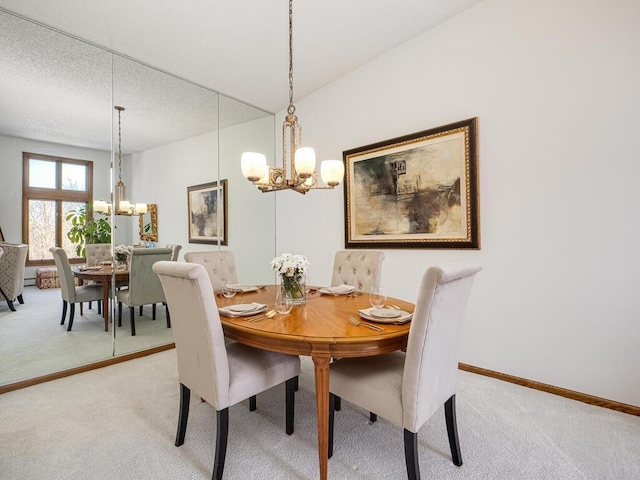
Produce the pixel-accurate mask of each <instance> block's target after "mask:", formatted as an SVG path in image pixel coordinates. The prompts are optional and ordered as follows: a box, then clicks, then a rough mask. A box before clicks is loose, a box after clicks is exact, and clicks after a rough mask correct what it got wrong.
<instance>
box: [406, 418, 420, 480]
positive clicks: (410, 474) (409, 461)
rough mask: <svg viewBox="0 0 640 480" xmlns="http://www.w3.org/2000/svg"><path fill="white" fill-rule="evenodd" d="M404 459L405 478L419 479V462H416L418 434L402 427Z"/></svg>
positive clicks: (410, 479)
mask: <svg viewBox="0 0 640 480" xmlns="http://www.w3.org/2000/svg"><path fill="white" fill-rule="evenodd" d="M404 461H405V463H406V465H407V478H408V479H409V480H420V463H418V434H417V433H413V432H410V431H409V430H407V429H406V428H405V429H404Z"/></svg>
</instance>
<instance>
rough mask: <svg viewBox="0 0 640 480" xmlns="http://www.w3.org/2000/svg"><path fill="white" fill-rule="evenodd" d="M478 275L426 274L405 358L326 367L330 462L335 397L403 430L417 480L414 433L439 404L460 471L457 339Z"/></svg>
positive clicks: (468, 267)
mask: <svg viewBox="0 0 640 480" xmlns="http://www.w3.org/2000/svg"><path fill="white" fill-rule="evenodd" d="M481 269H482V267H481V266H480V265H478V264H475V263H472V262H468V263H467V262H456V263H449V264H442V265H439V266H436V267H431V268H429V269H427V271H426V272H425V274H424V276H423V277H422V283H421V286H420V290H419V292H418V300H417V302H416V308H415V312H414V314H413V320H412V322H411V329H410V330H409V339H408V342H407V350H406V353H404V352H392V353H387V354H384V355H378V356H374V357H363V358H343V359H340V360H337V361H334V362H333V363H332V364H331V366H330V368H331V374H330V379H331V386H330V392H331V394H330V400H329V405H330V411H329V456H330V457H331V455H332V454H333V428H334V425H333V422H334V413H333V411H334V402H335V395H339V396H340V397H342V398H343V399H345V400H347V401H349V402H353V403H355V404H356V405H359V406H361V407H362V408H365V409H367V410H369V411H370V412H374V413H376V414H377V415H380V416H382V417H384V418H386V419H387V420H389V421H390V422H391V423H393V424H395V425H397V426H399V427H402V428H403V429H404V451H405V463H406V468H407V476H408V478H409V479H410V480H419V479H420V468H419V463H418V430H420V427H422V425H424V424H425V423H426V421H427V420H429V418H431V416H432V415H433V414H434V413H435V412H436V411H437V410H438V409H439V408H440V406H441V405H442V404H444V412H445V420H446V425H447V433H448V436H449V446H450V448H451V456H452V459H453V463H454V464H455V465H457V466H460V465H462V455H461V453H460V444H459V440H458V430H457V424H456V404H455V395H456V380H457V376H458V351H459V339H460V334H461V331H462V323H463V320H464V317H465V312H466V309H467V301H468V298H469V294H470V292H471V286H472V283H473V279H474V277H475V275H476V273H477V272H479V271H480V270H481Z"/></svg>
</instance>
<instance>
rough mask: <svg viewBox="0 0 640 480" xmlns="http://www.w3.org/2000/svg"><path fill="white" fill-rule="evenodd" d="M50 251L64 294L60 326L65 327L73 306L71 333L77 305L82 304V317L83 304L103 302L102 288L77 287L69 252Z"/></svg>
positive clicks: (68, 325)
mask: <svg viewBox="0 0 640 480" xmlns="http://www.w3.org/2000/svg"><path fill="white" fill-rule="evenodd" d="M49 251H50V252H51V253H52V254H53V260H54V262H55V263H56V270H58V278H59V279H60V293H61V294H62V318H61V319H60V325H64V321H65V317H66V316H67V305H71V308H70V311H69V323H68V324H67V331H68V332H70V331H71V327H72V326H73V317H74V314H75V311H76V303H79V304H80V315H82V302H91V301H93V300H97V301H98V302H101V301H102V286H101V285H99V284H89V285H82V286H79V287H76V285H75V282H74V278H73V271H72V270H71V264H70V263H69V258H68V257H67V252H65V250H64V249H63V248H60V247H51V248H50V249H49ZM105 308H108V307H105Z"/></svg>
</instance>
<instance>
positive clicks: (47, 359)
mask: <svg viewBox="0 0 640 480" xmlns="http://www.w3.org/2000/svg"><path fill="white" fill-rule="evenodd" d="M23 297H24V302H25V303H24V305H19V304H18V303H17V302H15V304H14V305H15V307H16V310H17V311H16V312H11V311H10V310H9V307H8V306H7V304H6V303H4V302H2V303H0V365H1V366H2V367H1V368H0V384H6V383H12V382H16V381H19V380H24V379H28V378H33V377H37V376H40V375H46V374H48V373H53V372H58V371H60V370H64V369H67V368H72V367H77V366H80V365H84V364H87V363H91V362H95V361H98V360H104V359H106V358H109V357H111V356H112V349H113V339H112V331H111V326H110V327H109V331H108V332H105V331H104V319H103V318H102V315H98V313H97V304H96V302H93V310H89V304H88V303H85V304H84V315H83V316H80V306H79V305H76V314H75V317H74V319H73V330H71V332H67V325H66V322H68V321H69V314H68V313H67V320H66V322H65V325H60V318H61V314H62V297H61V295H60V290H59V289H57V288H52V289H44V290H40V289H38V288H36V287H34V286H31V287H25V289H24V293H23ZM170 342H173V332H172V329H170V328H167V324H166V317H165V310H164V307H163V306H162V305H158V307H157V320H155V321H152V320H151V306H147V307H145V308H144V316H143V318H142V319H139V318H138V309H136V336H135V337H132V336H131V330H130V327H129V312H128V311H126V308H125V309H124V312H123V316H122V327H120V328H118V329H117V331H116V344H115V350H116V355H121V354H124V353H130V352H134V351H138V350H141V349H145V348H149V347H154V346H157V345H162V344H166V343H170Z"/></svg>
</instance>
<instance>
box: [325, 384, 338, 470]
mask: <svg viewBox="0 0 640 480" xmlns="http://www.w3.org/2000/svg"><path fill="white" fill-rule="evenodd" d="M338 398H340V397H338V396H336V395H334V394H333V393H329V439H328V440H329V441H328V447H329V448H328V449H327V450H328V452H327V458H331V457H333V422H334V418H335V411H336V399H338Z"/></svg>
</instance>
